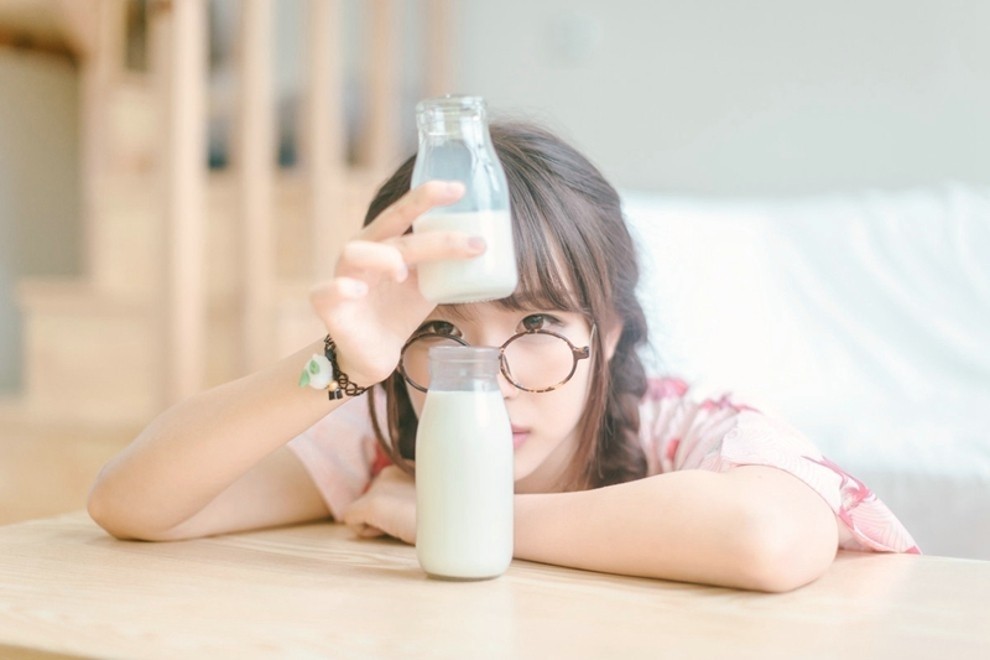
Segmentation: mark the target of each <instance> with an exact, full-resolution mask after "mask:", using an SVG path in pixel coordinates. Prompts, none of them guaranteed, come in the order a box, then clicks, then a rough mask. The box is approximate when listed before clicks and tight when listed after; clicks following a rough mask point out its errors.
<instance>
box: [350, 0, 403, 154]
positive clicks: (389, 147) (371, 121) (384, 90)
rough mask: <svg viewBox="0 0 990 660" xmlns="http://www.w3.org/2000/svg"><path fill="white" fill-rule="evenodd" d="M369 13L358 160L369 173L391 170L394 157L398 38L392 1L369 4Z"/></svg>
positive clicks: (398, 100) (376, 0)
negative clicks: (363, 116) (363, 122)
mask: <svg viewBox="0 0 990 660" xmlns="http://www.w3.org/2000/svg"><path fill="white" fill-rule="evenodd" d="M366 6H367V7H368V9H369V10H370V15H369V16H368V21H367V26H368V29H367V33H366V35H365V39H364V47H365V52H366V54H365V56H364V58H365V61H366V62H367V71H366V73H365V79H366V80H367V81H368V90H367V97H366V98H367V105H366V115H367V117H368V124H367V126H366V127H365V130H364V133H363V135H362V136H361V138H362V139H361V142H360V150H359V155H358V160H359V161H360V163H361V164H362V165H365V166H367V167H368V168H369V169H370V170H372V171H373V172H379V171H384V170H385V169H386V168H388V167H390V166H392V165H393V164H395V163H393V160H394V159H395V158H397V156H398V139H397V136H398V128H399V118H398V112H399V110H400V108H401V100H402V95H401V93H400V91H399V67H398V56H397V54H398V53H399V52H401V34H400V31H399V29H398V8H397V6H396V2H395V0H369V1H368V2H367V3H366Z"/></svg>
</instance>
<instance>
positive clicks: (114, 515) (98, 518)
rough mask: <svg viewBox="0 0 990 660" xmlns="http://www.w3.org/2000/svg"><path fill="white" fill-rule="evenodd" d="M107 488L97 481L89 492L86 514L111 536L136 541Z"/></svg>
mask: <svg viewBox="0 0 990 660" xmlns="http://www.w3.org/2000/svg"><path fill="white" fill-rule="evenodd" d="M106 490H107V489H106V488H105V487H104V486H103V485H102V484H101V483H100V482H99V481H97V482H96V484H94V485H93V487H92V488H91V489H90V491H89V497H88V498H87V499H86V512H87V513H89V517H90V518H92V519H93V522H95V523H96V524H97V525H99V526H100V527H102V528H103V530H104V531H106V532H107V533H108V534H110V535H111V536H113V537H115V538H118V539H121V540H130V539H134V538H135V535H134V534H133V533H131V531H130V530H128V529H127V525H126V524H125V523H123V521H122V520H121V517H120V515H119V514H118V512H117V510H116V509H117V507H116V506H114V503H113V501H112V499H111V498H110V497H109V496H108V495H107V493H106Z"/></svg>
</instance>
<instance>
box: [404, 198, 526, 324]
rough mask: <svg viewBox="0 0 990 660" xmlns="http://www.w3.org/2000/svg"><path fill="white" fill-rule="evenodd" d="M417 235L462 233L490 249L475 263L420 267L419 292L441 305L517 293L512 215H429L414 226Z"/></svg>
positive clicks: (452, 261) (449, 262) (451, 262)
mask: <svg viewBox="0 0 990 660" xmlns="http://www.w3.org/2000/svg"><path fill="white" fill-rule="evenodd" d="M413 231H414V232H416V233H417V234H418V233H422V232H427V231H462V232H466V233H468V234H471V235H472V236H481V237H482V238H484V239H485V243H486V244H487V249H486V250H485V252H484V253H483V254H481V255H479V256H477V257H474V258H472V259H450V260H444V261H431V262H428V263H422V264H419V266H417V270H418V272H419V290H420V292H421V293H422V294H423V297H424V298H426V299H427V300H429V301H430V302H434V303H437V304H451V303H465V302H480V301H482V300H496V299H498V298H505V297H506V296H509V295H511V294H512V292H513V291H515V290H516V283H517V280H518V276H517V274H516V252H515V250H514V249H513V246H512V220H511V216H510V214H509V212H508V211H474V212H469V213H427V214H426V215H423V216H421V217H419V218H417V219H416V220H415V221H414V222H413Z"/></svg>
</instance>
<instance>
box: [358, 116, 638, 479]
mask: <svg viewBox="0 0 990 660" xmlns="http://www.w3.org/2000/svg"><path fill="white" fill-rule="evenodd" d="M491 136H492V142H493V144H494V146H495V151H496V153H497V154H498V157H499V160H501V162H502V167H503V168H504V170H505V176H506V179H507V181H508V185H509V203H510V207H511V210H512V219H513V227H512V229H513V239H514V240H515V248H516V259H517V263H518V266H519V286H518V287H517V289H516V291H515V293H514V294H513V295H512V296H511V297H509V298H506V299H504V300H501V301H498V304H499V305H501V306H503V307H506V308H510V309H521V308H523V307H531V306H533V305H534V304H535V305H538V306H545V307H548V308H555V309H561V310H568V311H573V312H579V313H582V314H584V315H585V316H586V317H587V318H588V320H589V322H595V323H597V326H598V330H599V331H598V332H597V333H595V339H594V345H593V346H592V366H591V369H592V372H591V388H590V391H589V393H588V399H587V403H586V405H585V410H584V412H583V413H582V416H581V419H580V421H579V425H580V429H581V431H580V434H581V437H580V441H579V445H578V451H577V455H576V456H575V457H574V462H573V464H572V466H571V471H570V473H569V477H568V479H567V483H566V484H563V485H562V486H563V487H564V488H565V489H567V490H577V489H584V488H597V487H600V486H606V485H609V484H614V483H621V482H624V481H631V480H633V479H638V478H641V477H643V476H645V474H646V459H645V457H644V455H643V450H642V447H641V445H640V442H639V402H640V400H641V398H642V397H643V394H644V393H645V391H646V373H645V369H644V367H643V364H642V362H641V360H640V356H639V349H640V347H641V346H642V345H643V344H644V343H645V342H646V338H647V327H646V318H645V316H644V314H643V309H642V307H641V306H640V304H639V301H638V300H637V298H636V295H635V289H636V283H637V281H638V279H639V267H638V265H637V259H636V251H635V247H634V245H633V241H632V238H631V237H630V234H629V231H628V229H627V227H626V224H625V221H624V219H623V217H622V209H621V205H620V200H619V196H618V194H617V193H616V191H615V189H614V188H612V186H611V185H609V183H608V182H607V181H606V180H605V178H604V177H603V176H602V175H601V173H600V172H599V171H598V169H597V168H596V167H595V166H594V165H592V164H591V163H590V162H589V161H588V160H587V159H586V158H585V157H584V156H582V155H581V154H580V153H579V152H577V151H576V150H575V149H574V148H572V147H571V146H569V145H568V144H566V143H565V142H563V141H562V140H561V139H560V138H558V137H557V136H555V135H553V134H552V133H550V132H548V131H547V130H545V129H543V128H540V127H537V126H534V125H532V124H528V123H520V122H513V123H501V122H493V123H492V124H491ZM414 164H415V156H413V157H412V158H410V159H409V160H407V161H406V162H405V163H404V164H403V165H402V166H401V167H399V169H398V170H396V172H395V173H394V174H393V175H392V176H391V178H389V179H388V180H387V181H386V182H385V183H384V184H383V185H382V187H381V189H379V191H378V193H377V194H376V195H375V197H374V199H373V200H372V202H371V204H370V206H369V208H368V213H367V215H366V217H365V224H368V223H369V222H371V221H372V220H373V219H374V218H376V217H377V216H378V214H380V213H381V212H382V211H383V210H385V208H386V207H388V206H389V205H391V204H393V203H394V202H395V201H397V200H398V199H399V198H400V197H401V196H402V195H404V194H405V193H406V192H408V190H409V186H410V181H411V179H412V170H413V165H414ZM560 270H564V271H565V272H560ZM610 321H611V322H614V321H618V322H621V323H622V334H621V336H620V338H619V341H618V344H617V346H616V349H615V353H614V355H613V357H612V359H611V360H610V361H608V362H606V361H605V360H604V359H602V356H603V355H604V335H605V334H606V330H607V328H608V327H609V325H610ZM380 387H382V388H384V390H385V395H386V410H387V417H388V419H387V430H388V433H387V434H386V433H385V432H383V430H382V428H381V426H380V424H379V421H378V418H377V415H376V411H375V405H374V397H369V407H370V409H371V416H372V422H373V424H374V428H375V432H376V435H377V436H378V441H379V443H380V444H381V445H382V447H383V448H384V449H385V451H387V452H388V453H389V455H390V456H391V457H392V459H393V460H394V461H395V462H396V463H397V464H399V465H403V463H404V460H407V459H412V458H413V457H414V452H415V437H416V423H417V420H416V414H415V412H414V410H413V407H412V403H411V401H410V400H409V396H408V393H407V391H406V388H405V384H404V382H403V379H402V376H401V375H399V374H398V372H395V373H393V374H392V375H391V376H389V377H388V378H387V379H386V380H385V381H384V382H383V383H381V385H380Z"/></svg>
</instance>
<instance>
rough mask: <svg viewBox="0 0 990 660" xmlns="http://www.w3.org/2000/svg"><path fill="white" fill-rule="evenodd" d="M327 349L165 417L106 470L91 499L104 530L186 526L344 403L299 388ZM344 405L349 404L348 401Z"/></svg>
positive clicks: (284, 362) (312, 349)
mask: <svg viewBox="0 0 990 660" xmlns="http://www.w3.org/2000/svg"><path fill="white" fill-rule="evenodd" d="M321 350H322V343H320V344H315V343H314V344H313V345H312V346H309V347H307V348H306V349H304V350H302V351H300V352H298V353H296V354H295V355H293V356H291V357H288V358H286V359H284V360H282V361H280V362H279V363H277V364H275V365H273V367H271V368H270V369H267V370H264V371H261V372H258V373H256V374H252V375H250V376H247V377H245V378H241V379H239V380H236V381H233V382H230V383H227V384H225V385H222V386H220V387H217V388H214V389H211V390H208V391H206V392H203V393H200V394H198V395H196V396H193V397H191V398H190V399H188V400H186V401H183V402H181V403H179V404H177V405H175V406H173V407H172V408H170V409H169V410H166V411H165V412H163V413H162V414H161V415H159V416H158V417H157V418H156V419H155V420H154V421H152V423H151V424H149V425H148V427H147V428H146V429H145V430H144V431H143V432H142V433H141V434H140V435H139V436H138V437H137V439H135V441H134V442H133V443H132V444H131V445H130V446H129V447H127V448H126V449H125V450H124V451H123V452H121V454H119V455H118V456H117V457H115V458H114V459H113V460H112V461H111V462H110V463H108V464H107V466H106V467H104V468H103V470H102V471H101V473H100V475H99V477H98V478H97V481H96V484H95V485H94V487H93V490H92V493H91V495H90V510H91V511H92V512H94V513H95V515H94V517H99V518H102V519H103V520H101V523H104V522H105V523H106V525H105V526H108V527H118V528H120V529H142V530H147V531H149V532H155V531H160V530H165V529H168V528H170V527H173V526H175V525H177V524H179V523H181V522H182V521H184V520H186V519H188V518H189V517H190V516H192V515H194V514H195V513H196V512H198V511H200V510H201V509H202V508H203V507H205V506H206V505H207V504H208V503H209V502H211V501H212V500H213V499H214V498H216V497H217V495H219V494H220V493H221V492H222V491H223V490H224V489H226V488H228V487H229V486H230V485H231V484H232V483H233V482H234V481H236V480H237V479H238V478H239V477H241V476H242V475H244V474H245V473H246V472H247V471H248V470H249V469H250V468H251V467H252V466H254V465H256V464H257V463H258V462H259V461H260V460H262V459H263V458H264V457H265V456H267V455H268V454H270V453H271V452H273V451H274V450H276V449H278V448H279V447H281V446H283V445H284V444H285V443H286V442H288V441H289V440H290V439H292V438H293V437H295V436H296V435H298V434H299V433H300V432H302V431H303V430H305V429H307V428H308V427H310V426H311V425H312V424H314V423H315V422H316V421H318V420H319V419H320V418H321V417H323V416H325V415H326V414H327V413H329V412H330V411H331V410H333V409H334V408H335V407H336V406H338V405H340V403H339V402H331V401H328V400H327V396H326V393H325V392H322V391H317V390H313V389H310V388H300V387H298V385H297V380H298V374H299V370H300V369H301V368H302V366H303V365H304V364H305V362H306V360H307V359H308V358H309V356H310V355H311V354H312V353H314V352H319V351H321ZM345 400H346V399H345Z"/></svg>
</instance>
